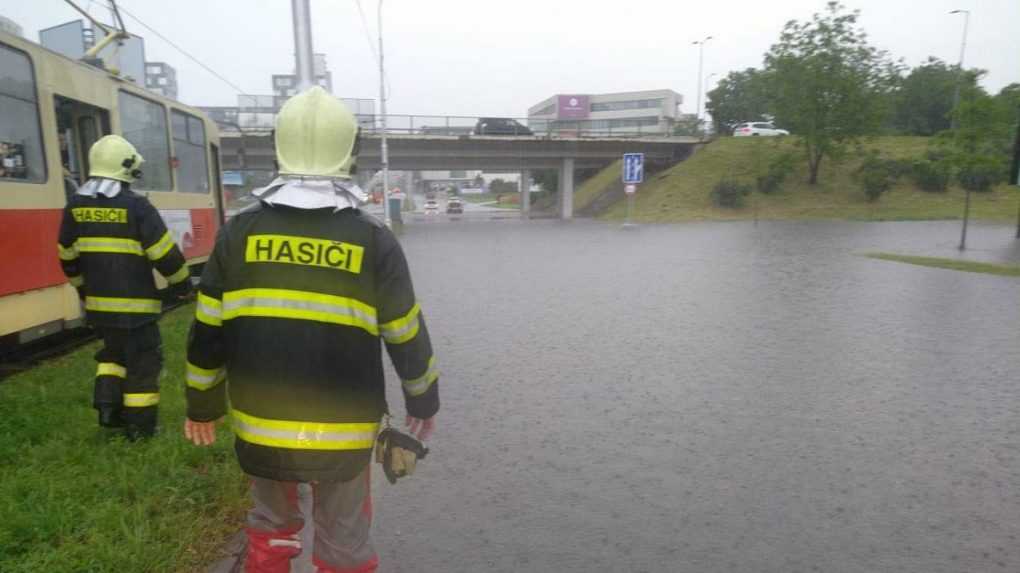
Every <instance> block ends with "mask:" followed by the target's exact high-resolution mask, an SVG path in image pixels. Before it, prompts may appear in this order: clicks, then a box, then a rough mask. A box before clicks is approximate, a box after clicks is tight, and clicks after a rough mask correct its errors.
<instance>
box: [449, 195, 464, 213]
mask: <svg viewBox="0 0 1020 573" xmlns="http://www.w3.org/2000/svg"><path fill="white" fill-rule="evenodd" d="M463 212H464V203H463V202H462V201H461V200H460V199H456V198H454V199H449V200H447V201H446V214H447V215H460V214H462V213H463Z"/></svg>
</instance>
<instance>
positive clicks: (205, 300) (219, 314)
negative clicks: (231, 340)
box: [195, 292, 223, 326]
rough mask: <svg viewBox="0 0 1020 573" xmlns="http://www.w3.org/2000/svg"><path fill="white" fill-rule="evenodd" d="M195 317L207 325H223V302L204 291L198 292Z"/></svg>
mask: <svg viewBox="0 0 1020 573" xmlns="http://www.w3.org/2000/svg"><path fill="white" fill-rule="evenodd" d="M195 319H196V320H198V321H199V322H203V323H205V324H208V325H209V326H223V303H221V302H220V301H219V300H218V299H215V298H213V297H211V296H209V295H207V294H205V293H202V292H199V293H198V303H197V304H196V305H195Z"/></svg>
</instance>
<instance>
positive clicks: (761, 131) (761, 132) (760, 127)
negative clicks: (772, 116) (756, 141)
mask: <svg viewBox="0 0 1020 573" xmlns="http://www.w3.org/2000/svg"><path fill="white" fill-rule="evenodd" d="M777 135H790V132H789V131H786V130H785V129H778V128H776V126H775V125H772V124H771V123H768V122H765V121H755V122H747V123H741V124H740V125H738V126H737V127H735V128H733V137H753V136H763V137H774V136H777Z"/></svg>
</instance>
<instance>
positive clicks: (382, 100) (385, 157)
mask: <svg viewBox="0 0 1020 573" xmlns="http://www.w3.org/2000/svg"><path fill="white" fill-rule="evenodd" d="M382 3H383V0H379V12H378V20H379V111H380V113H381V117H380V120H381V122H382V125H381V127H382V133H381V134H380V135H381V136H382V137H381V138H380V139H381V141H380V147H381V149H380V151H381V158H382V187H383V222H384V223H386V226H387V227H392V226H393V218H392V217H391V215H390V151H389V147H388V146H387V145H386V68H385V67H384V66H383V53H384V52H383V27H382Z"/></svg>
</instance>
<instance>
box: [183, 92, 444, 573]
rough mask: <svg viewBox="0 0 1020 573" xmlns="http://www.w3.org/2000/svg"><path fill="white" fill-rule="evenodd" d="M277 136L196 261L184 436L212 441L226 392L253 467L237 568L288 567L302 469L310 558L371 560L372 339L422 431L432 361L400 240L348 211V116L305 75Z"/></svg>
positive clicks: (323, 565) (353, 566) (353, 132)
mask: <svg viewBox="0 0 1020 573" xmlns="http://www.w3.org/2000/svg"><path fill="white" fill-rule="evenodd" d="M275 138H276V155H277V160H278V162H279V166H280V177H279V178H278V179H276V180H275V181H273V183H271V184H270V185H269V186H268V187H266V188H263V189H260V190H258V191H256V192H255V194H256V196H258V197H259V199H260V204H259V205H257V206H256V207H254V208H251V209H249V210H247V211H245V212H242V213H240V214H238V215H237V216H236V217H234V218H233V219H232V220H231V221H230V222H229V223H228V224H227V225H226V226H225V227H224V228H223V230H222V231H221V232H220V234H219V236H218V237H217V241H216V247H215V249H214V250H213V254H212V256H211V258H210V260H209V262H208V264H207V265H206V267H205V271H204V272H203V274H202V280H201V283H200V284H199V293H198V304H197V308H196V314H195V323H194V325H193V327H192V331H191V335H190V339H189V343H188V363H187V382H186V383H187V401H188V413H187V415H188V419H187V420H186V422H185V435H186V436H187V437H188V438H189V439H190V440H192V441H193V442H194V443H195V444H198V445H208V444H210V443H212V442H213V440H214V438H215V429H214V426H213V424H214V421H215V420H218V419H219V418H220V417H222V416H224V415H226V414H228V399H227V398H228V395H229V408H230V409H229V415H230V419H231V425H232V427H233V430H234V433H235V435H236V439H235V443H234V444H235V445H234V448H235V451H236V452H237V457H238V460H239V462H240V464H241V468H242V469H243V470H244V471H245V472H246V473H247V474H249V476H251V477H252V496H253V498H254V508H253V509H252V510H251V512H250V513H249V515H248V524H247V525H248V527H247V533H248V537H249V544H248V554H247V567H248V568H247V569H246V570H247V571H260V572H271V573H277V572H281V573H282V572H286V571H288V570H289V561H290V559H291V558H292V557H293V556H295V555H298V554H299V553H300V552H301V547H300V541H299V540H298V538H297V532H298V531H299V530H300V529H301V527H302V525H303V523H304V518H303V517H302V515H301V512H300V511H299V509H298V505H297V502H296V498H295V489H294V488H295V486H296V483H298V482H306V483H311V484H312V487H313V497H314V500H313V503H314V506H315V507H314V510H315V523H316V542H315V547H314V550H313V554H314V562H315V564H316V565H317V567H318V568H319V571H322V572H353V571H357V572H368V571H374V570H375V568H376V564H377V561H378V559H377V557H376V553H375V551H374V549H373V548H372V545H371V542H370V540H369V526H370V524H371V516H372V509H371V498H370V496H369V462H370V458H371V453H372V446H373V443H374V440H375V437H376V434H377V433H378V431H379V425H380V420H381V417H382V416H383V415H384V414H386V413H387V405H386V398H385V393H384V383H383V362H382V352H381V345H380V338H381V339H382V340H383V341H384V342H385V345H386V349H387V351H388V353H389V355H390V359H391V360H392V362H393V365H394V366H395V369H396V372H397V374H398V375H399V377H400V379H401V381H402V388H403V395H404V402H405V406H406V408H407V414H408V417H407V424H408V425H409V426H410V427H411V432H412V433H415V434H416V435H417V436H418V437H419V438H421V439H425V438H427V437H428V435H429V434H430V433H431V432H432V429H433V416H434V415H435V414H436V412H437V411H438V410H439V384H438V377H439V374H438V370H437V369H436V362H435V358H434V357H433V354H432V346H431V343H430V342H429V336H428V331H427V330H426V328H425V318H424V316H423V315H422V312H421V309H420V307H419V305H418V303H417V302H416V300H415V296H414V290H413V289H412V286H411V276H410V273H409V271H408V267H407V262H406V260H405V259H404V254H403V251H402V250H401V248H400V244H399V243H398V242H397V240H396V237H395V236H394V235H393V233H392V232H391V231H390V230H389V229H387V228H386V227H385V226H383V225H382V224H380V223H379V222H378V221H377V220H376V219H374V218H373V217H371V216H370V215H367V214H364V213H362V212H361V211H359V210H358V209H357V205H359V204H360V203H361V202H363V201H364V199H365V195H364V194H363V193H362V192H361V190H360V189H358V188H357V187H356V186H355V185H354V184H353V183H351V182H350V173H351V170H352V165H353V163H354V161H355V158H356V155H357V139H358V138H357V124H356V122H355V119H354V116H353V115H352V114H351V113H350V111H348V110H347V108H346V107H345V106H344V104H343V103H341V102H340V101H339V100H337V99H336V98H334V97H332V96H330V95H329V94H327V93H326V92H325V91H324V90H323V89H322V88H318V87H314V88H312V89H310V90H308V91H306V92H304V93H302V94H300V95H298V96H295V97H294V98H291V99H290V100H289V101H288V102H287V103H286V105H284V107H283V109H282V110H281V111H280V114H279V117H278V119H277V124H276V132H275Z"/></svg>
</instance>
